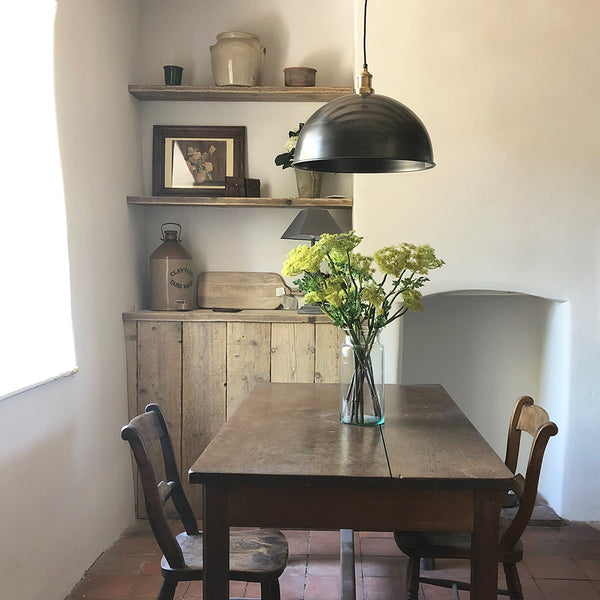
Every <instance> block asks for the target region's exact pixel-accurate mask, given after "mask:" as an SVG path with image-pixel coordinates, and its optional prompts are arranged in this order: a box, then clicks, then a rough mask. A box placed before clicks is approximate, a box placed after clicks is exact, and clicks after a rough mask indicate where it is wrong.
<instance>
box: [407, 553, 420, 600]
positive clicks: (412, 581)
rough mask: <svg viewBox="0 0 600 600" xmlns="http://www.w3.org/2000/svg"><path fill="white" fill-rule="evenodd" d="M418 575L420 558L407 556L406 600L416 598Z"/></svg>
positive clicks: (414, 599) (415, 599)
mask: <svg viewBox="0 0 600 600" xmlns="http://www.w3.org/2000/svg"><path fill="white" fill-rule="evenodd" d="M419 576H420V559H419V558H418V557H417V556H409V557H408V566H407V568H406V600H418V597H419V583H420V581H419Z"/></svg>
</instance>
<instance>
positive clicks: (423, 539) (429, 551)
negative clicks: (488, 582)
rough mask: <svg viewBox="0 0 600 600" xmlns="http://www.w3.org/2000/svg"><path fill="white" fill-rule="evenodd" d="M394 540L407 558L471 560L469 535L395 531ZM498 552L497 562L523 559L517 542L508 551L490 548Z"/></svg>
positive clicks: (514, 561) (521, 545)
mask: <svg viewBox="0 0 600 600" xmlns="http://www.w3.org/2000/svg"><path fill="white" fill-rule="evenodd" d="M394 540H395V541H396V544H397V546H398V548H400V550H401V551H402V552H403V553H404V554H406V555H407V556H415V557H419V558H465V559H469V558H471V535H470V534H469V533H454V532H443V531H395V532H394ZM490 551H497V552H498V562H502V563H504V562H507V563H517V562H519V561H520V560H521V559H522V558H523V543H522V542H521V540H519V541H518V542H517V543H516V544H515V546H514V547H513V548H512V549H510V550H501V549H498V548H497V547H496V548H490Z"/></svg>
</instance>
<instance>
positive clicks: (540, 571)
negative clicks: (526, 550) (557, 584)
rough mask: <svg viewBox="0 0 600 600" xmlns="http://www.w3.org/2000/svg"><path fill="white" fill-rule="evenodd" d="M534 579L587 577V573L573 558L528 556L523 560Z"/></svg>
mask: <svg viewBox="0 0 600 600" xmlns="http://www.w3.org/2000/svg"><path fill="white" fill-rule="evenodd" d="M523 562H524V563H525V566H526V568H527V570H528V571H529V572H530V573H531V576H532V577H533V578H534V579H536V580H537V579H586V575H585V573H584V572H583V571H582V570H581V569H580V568H579V567H578V566H577V565H576V564H575V561H574V560H573V559H571V558H567V559H565V558H564V557H562V556H561V557H555V556H537V557H528V558H527V559H524V561H523Z"/></svg>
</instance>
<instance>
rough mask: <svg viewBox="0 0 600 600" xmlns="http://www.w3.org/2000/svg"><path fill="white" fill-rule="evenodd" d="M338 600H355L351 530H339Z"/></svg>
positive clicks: (352, 537) (352, 531)
mask: <svg viewBox="0 0 600 600" xmlns="http://www.w3.org/2000/svg"><path fill="white" fill-rule="evenodd" d="M340 599H341V600H356V580H355V566H354V530H353V529H340Z"/></svg>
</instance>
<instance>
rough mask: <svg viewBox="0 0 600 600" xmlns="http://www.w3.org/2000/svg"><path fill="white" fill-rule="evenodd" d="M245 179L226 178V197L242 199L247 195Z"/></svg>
mask: <svg viewBox="0 0 600 600" xmlns="http://www.w3.org/2000/svg"><path fill="white" fill-rule="evenodd" d="M245 193H246V192H245V188H244V178H243V177H225V195H226V196H234V197H240V196H244V195H245Z"/></svg>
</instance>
